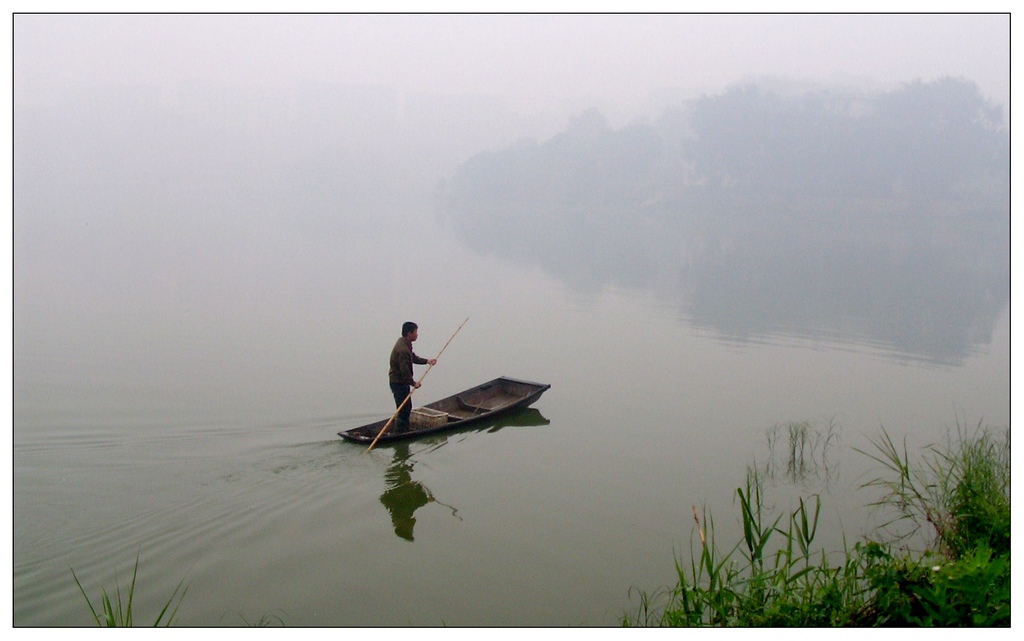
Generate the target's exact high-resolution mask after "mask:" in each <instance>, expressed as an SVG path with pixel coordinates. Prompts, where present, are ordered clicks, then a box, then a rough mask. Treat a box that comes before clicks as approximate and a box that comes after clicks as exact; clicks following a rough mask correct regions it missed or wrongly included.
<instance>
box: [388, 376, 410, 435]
mask: <svg viewBox="0 0 1024 641" xmlns="http://www.w3.org/2000/svg"><path fill="white" fill-rule="evenodd" d="M411 389H412V386H411V385H404V384H402V383H391V394H392V395H393V396H394V397H395V407H396V408H397V407H398V406H399V405H401V404H402V401H404V400H405V397H407V396H408V395H409V392H410V390H411ZM410 414H412V399H409V402H408V403H406V404H405V406H404V407H402V409H401V410H400V411H399V412H398V416H397V417H396V418H395V426H394V428H393V429H394V431H396V432H404V431H406V430H407V429H409V415H410Z"/></svg>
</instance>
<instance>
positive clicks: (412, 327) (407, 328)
mask: <svg viewBox="0 0 1024 641" xmlns="http://www.w3.org/2000/svg"><path fill="white" fill-rule="evenodd" d="M418 329H419V325H417V324H416V323H414V322H412V321H405V322H404V323H402V336H404V337H405V338H407V339H408V338H410V336H409V335H410V334H413V333H416V330H418ZM412 340H416V339H415V338H413V339H412Z"/></svg>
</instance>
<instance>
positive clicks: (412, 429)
mask: <svg viewBox="0 0 1024 641" xmlns="http://www.w3.org/2000/svg"><path fill="white" fill-rule="evenodd" d="M550 387H551V386H550V385H547V384H543V383H531V382H529V381H520V380H516V379H514V378H508V377H505V376H502V377H500V378H496V379H494V380H493V381H488V382H486V383H484V384H482V385H477V386H476V387H471V388H470V389H468V390H465V391H463V392H459V393H458V394H455V395H452V396H449V397H448V398H442V399H441V400H439V401H434V402H433V403H427V404H426V405H423V406H421V407H414V408H413V411H412V416H411V417H410V420H409V430H408V431H407V432H403V433H402V434H395V433H394V432H393V431H392V430H393V427H394V425H393V424H392V426H391V427H388V431H387V432H385V433H384V434H382V435H381V437H380V438H379V439H378V440H377V443H384V442H386V441H397V440H400V439H408V438H417V437H420V436H423V435H425V434H434V433H436V432H441V431H444V430H451V429H455V428H457V427H463V426H465V425H471V424H473V423H478V422H480V421H484V420H486V419H489V418H495V417H497V416H500V415H502V414H508V413H512V412H516V411H519V410H521V409H523V408H526V407H529V406H530V405H532V404H533V403H535V402H536V401H537V399H539V398H540V396H541V394H543V393H544V392H546V391H547V390H548V389H549V388H550ZM388 420H390V419H389V418H387V419H384V420H380V421H376V422H374V423H370V424H369V425H363V426H362V427H356V428H353V429H351V430H346V431H344V432H338V436H340V437H341V438H343V439H346V440H349V441H355V442H358V443H367V444H369V443H372V442H373V439H375V438H377V434H378V433H379V432H380V430H381V428H382V427H384V425H385V424H386V423H387V422H388Z"/></svg>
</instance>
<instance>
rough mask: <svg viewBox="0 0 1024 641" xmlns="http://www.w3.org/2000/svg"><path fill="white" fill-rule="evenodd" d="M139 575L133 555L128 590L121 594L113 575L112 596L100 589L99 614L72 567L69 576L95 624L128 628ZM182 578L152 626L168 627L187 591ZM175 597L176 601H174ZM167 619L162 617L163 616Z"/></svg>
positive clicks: (133, 616)
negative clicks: (133, 561) (133, 564)
mask: <svg viewBox="0 0 1024 641" xmlns="http://www.w3.org/2000/svg"><path fill="white" fill-rule="evenodd" d="M138 575H139V557H138V556H136V557H135V568H134V569H133V570H132V582H131V585H129V586H128V591H127V593H125V594H124V595H122V594H121V584H120V581H118V580H117V576H116V575H115V576H114V598H113V599H112V598H111V597H110V594H108V593H107V589H106V588H103V589H102V596H101V597H100V607H101V609H102V610H103V613H102V614H100V613H98V612H97V611H96V608H94V607H93V605H92V600H90V599H89V595H88V594H86V592H85V588H83V587H82V582H81V581H79V580H78V575H77V574H75V571H74V569H72V570H71V576H73V577H74V579H75V584H76V585H78V589H79V591H81V593H82V596H83V597H85V602H86V603H87V604H88V605H89V611H90V612H91V613H92V618H93V619H94V620H95V621H96V623H97V624H99V625H100V626H103V627H108V628H130V627H133V626H134V625H135V612H134V600H135V579H136V578H137V577H138ZM183 583H184V579H182V581H181V582H180V583H178V586H177V587H176V588H174V592H173V593H172V594H171V598H170V599H168V600H167V603H166V604H165V605H164V607H163V609H161V610H160V613H159V614H158V615H157V617H156V621H154V623H153V627H158V626H159V625H160V623H161V622H163V624H164V625H165V626H167V627H170V625H171V623H173V621H174V617H175V616H177V614H178V607H179V606H180V605H181V602H182V600H184V598H185V593H186V592H188V588H187V587H186V588H184V589H182V584H183ZM175 599H177V603H175ZM171 605H174V609H173V610H171V611H170V612H169V613H168V610H169V609H170V607H171ZM165 615H166V616H167V619H164V616H165Z"/></svg>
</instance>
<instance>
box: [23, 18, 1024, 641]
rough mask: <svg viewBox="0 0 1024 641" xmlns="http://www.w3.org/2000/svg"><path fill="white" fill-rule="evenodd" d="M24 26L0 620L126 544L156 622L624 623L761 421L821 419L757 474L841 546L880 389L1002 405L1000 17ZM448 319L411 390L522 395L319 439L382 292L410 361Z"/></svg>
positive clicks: (125, 566) (856, 524) (902, 395)
mask: <svg viewBox="0 0 1024 641" xmlns="http://www.w3.org/2000/svg"><path fill="white" fill-rule="evenodd" d="M13 34H14V42H13V51H14V78H13V80H14V83H13V84H14V101H13V105H14V113H13V144H14V172H13V187H14V192H13V204H14V214H13V243H12V247H13V260H12V264H13V279H12V282H13V296H12V299H13V313H12V319H13V379H14V380H13V386H12V387H13V401H14V407H13V413H12V414H13V439H12V441H13V453H12V457H11V461H12V466H13V474H12V476H13V478H14V492H13V498H14V505H13V510H12V513H13V518H14V522H13V532H14V623H15V625H19V626H21V625H24V626H65V625H75V626H77V625H90V624H91V620H90V618H89V615H88V612H87V607H86V606H85V604H84V600H83V599H81V594H80V593H78V591H77V587H76V586H75V584H74V582H73V580H71V576H70V573H69V570H68V568H69V567H73V568H74V569H75V571H76V573H78V574H79V576H82V577H87V578H86V583H87V587H88V589H89V590H90V591H93V590H95V591H96V593H98V590H99V586H100V585H103V586H104V587H107V588H108V589H109V588H110V587H111V586H112V584H113V583H112V582H113V574H114V572H115V570H116V571H117V572H118V575H119V576H122V577H123V576H125V575H126V573H127V572H129V571H130V569H131V564H132V563H133V562H134V560H135V559H134V556H135V555H138V556H139V557H140V574H141V573H142V572H143V571H145V572H146V576H145V578H146V580H147V582H148V584H147V586H146V592H148V594H146V596H145V597H143V598H144V599H152V600H158V599H159V598H160V597H161V596H162V595H164V594H169V593H170V591H171V590H172V589H173V588H174V586H175V585H176V584H177V582H178V581H180V580H181V579H182V577H183V576H186V575H187V581H188V583H189V585H190V586H191V587H190V592H189V596H188V598H187V600H186V601H185V602H184V603H183V605H182V614H181V618H180V620H179V623H180V624H182V625H195V626H206V625H238V624H240V623H241V621H239V620H238V619H237V618H231V617H230V616H229V617H228V618H227V619H225V618H224V615H225V613H227V612H237V613H241V615H242V616H244V617H246V618H248V619H251V620H255V619H259V617H260V616H262V615H265V614H268V613H270V614H273V615H279V616H281V618H282V619H283V620H284V622H285V623H286V624H287V625H289V626H313V625H332V626H339V625H340V626H347V625H441V624H448V625H457V626H460V625H559V626H560V625H615V624H616V623H617V620H618V619H617V617H619V616H620V615H621V614H623V613H624V611H625V610H626V609H627V608H629V607H630V606H631V605H632V604H631V602H630V595H629V590H630V588H631V587H633V586H638V587H642V588H643V589H655V588H657V587H658V586H660V585H665V584H668V583H670V582H671V581H673V577H674V570H673V552H674V551H678V550H682V549H685V548H686V545H687V543H686V542H687V541H688V537H689V533H690V529H691V527H692V524H693V520H692V515H691V513H690V507H691V505H702V504H705V503H706V504H708V505H709V506H715V507H716V509H719V510H720V513H721V514H722V520H723V522H724V521H726V518H725V515H726V513H727V512H728V510H730V509H731V508H732V507H733V506H732V504H731V503H730V500H731V493H732V492H733V491H734V489H735V485H736V484H738V483H740V482H742V479H743V475H744V470H745V467H746V466H747V465H748V464H750V463H751V462H752V460H754V459H757V458H759V457H764V456H771V454H772V453H771V452H768V453H766V452H765V451H764V445H765V443H766V442H770V439H771V438H772V437H770V436H766V435H770V434H773V433H777V432H773V431H772V430H777V429H778V428H779V426H784V425H786V424H789V423H791V422H796V423H799V422H809V423H810V424H811V425H813V426H815V427H816V428H820V429H823V430H834V431H835V433H836V434H837V435H838V434H841V439H837V442H839V441H841V443H842V445H841V447H840V446H838V445H837V449H836V451H834V452H829V453H828V455H827V456H826V457H825V459H827V460H823V461H822V463H823V464H827V467H829V468H830V469H829V470H828V473H827V474H824V475H823V476H822V477H821V478H810V479H804V482H805V484H804V485H803V486H799V485H800V484H798V486H799V487H797V488H790V489H782V488H781V487H780V488H779V489H778V491H779V492H780V493H781V494H782V495H783V496H786V497H788V496H790V494H789V493H791V492H800V491H804V490H806V491H811V492H822V493H825V494H829V495H830V498H826V499H825V500H824V503H825V504H826V509H827V510H828V511H829V518H830V521H829V524H828V526H827V529H828V530H829V532H828V533H827V535H826V537H825V538H826V539H827V540H828V541H830V542H832V543H835V544H837V545H838V544H839V543H840V542H841V541H842V536H843V534H845V535H846V536H848V537H850V538H851V539H854V538H856V537H857V536H859V535H860V534H862V533H863V532H865V531H867V530H868V529H869V528H870V524H871V523H872V520H871V519H872V518H873V515H870V514H868V513H867V512H863V513H862V512H861V511H860V510H861V509H862V507H863V506H864V505H865V503H866V500H865V497H864V496H862V495H859V494H857V492H856V487H857V486H858V478H859V477H858V475H860V474H861V473H863V471H864V468H865V467H866V464H865V462H864V461H863V460H862V459H859V458H857V456H856V455H855V454H852V453H851V448H852V447H863V446H864V443H865V442H866V439H868V438H870V437H871V436H872V435H873V434H875V433H877V430H878V429H879V427H880V426H884V427H885V428H886V429H888V430H891V431H892V432H893V433H894V434H896V435H897V436H899V437H901V438H902V437H903V436H906V437H907V438H908V439H910V442H911V444H912V445H921V446H923V445H926V444H928V443H930V442H935V441H937V440H941V439H942V438H944V437H945V435H946V434H947V432H948V431H949V430H950V429H954V430H955V429H956V426H957V425H959V424H969V425H972V426H973V425H977V424H979V423H982V424H986V425H994V426H1006V425H1008V424H1009V415H1010V400H1009V399H1010V381H1009V379H1010V353H1009V333H1010V330H1009V327H1010V322H1009V321H1010V234H1009V228H1010V206H1009V198H1010V172H1009V167H1010V145H1009V124H1008V122H1009V112H1008V104H1009V16H1008V15H1005V14H1004V15H999V14H992V15H900V16H895V15H827V16H826V15H685V14H682V15H557V16H555V15H493V16H484V15H396V16H386V15H289V14H279V15H273V14H270V15H230V14H229V15H133V16H125V15H103V14H95V15H56V14H55V15H43V14H40V15H29V14H18V15H16V16H15V17H14V28H13ZM466 317H469V319H470V320H469V322H468V323H467V324H466V326H465V329H463V330H462V331H461V332H460V334H459V335H458V337H457V338H456V339H455V340H454V341H453V342H452V343H451V345H450V347H449V348H448V349H447V350H446V351H445V353H444V358H442V359H441V361H440V362H439V363H438V365H437V367H436V368H434V369H433V370H432V371H431V373H430V377H429V378H427V379H426V380H425V381H424V387H423V389H422V391H419V392H417V394H416V397H415V398H416V400H415V404H417V405H418V404H422V403H425V402H428V401H432V400H436V399H438V398H441V397H443V396H446V395H449V394H453V393H455V392H458V391H460V390H462V389H466V388H469V387H471V386H474V385H477V384H479V383H481V382H484V381H486V380H489V379H491V378H494V377H496V376H499V375H509V376H514V377H517V378H522V379H527V380H536V381H539V382H543V383H550V384H551V385H552V388H551V390H549V391H548V392H547V393H546V394H545V396H544V397H543V398H542V399H541V400H540V401H539V402H538V403H537V404H536V406H535V407H534V408H532V409H531V410H529V411H528V412H525V413H523V414H520V415H515V416H510V417H507V418H505V419H503V420H501V421H499V422H495V423H492V424H487V425H484V426H482V427H480V428H479V429H477V430H468V431H462V432H459V433H456V434H454V435H452V436H450V437H438V438H435V439H431V440H426V441H414V442H412V443H411V444H408V445H405V446H398V447H394V446H391V447H388V448H382V449H381V451H375V452H373V453H371V454H369V455H364V454H363V453H362V448H359V447H354V446H353V445H352V444H350V443H346V442H343V441H342V440H341V439H339V438H338V437H337V432H338V431H339V430H342V429H349V428H352V427H357V426H359V425H362V424H364V423H369V422H371V421H372V420H379V419H380V418H386V417H387V416H389V415H390V413H391V412H393V411H394V403H393V400H392V399H391V397H390V393H389V391H388V388H387V387H386V380H385V375H386V372H385V368H386V364H385V359H386V357H387V355H388V354H387V352H388V351H389V350H390V348H391V346H392V345H393V344H394V341H395V339H396V338H397V337H398V333H399V328H400V327H401V324H402V322H403V321H406V320H414V321H416V322H418V323H419V324H420V328H421V329H420V340H419V342H417V343H416V346H415V347H416V350H417V352H418V353H419V354H420V355H421V356H424V357H432V356H434V355H435V354H436V353H437V352H438V351H439V350H440V349H441V347H442V346H443V345H444V344H445V341H446V340H447V339H448V337H449V336H450V335H451V332H453V331H454V330H455V328H456V327H458V326H459V323H461V322H462V321H463V319H465V318H466ZM422 372H423V368H421V367H417V375H419V374H421V373H422ZM818 454H819V455H820V454H821V452H819V453H818ZM826 477H827V478H826ZM780 485H781V483H780ZM780 502H783V501H780ZM730 516H731V515H730ZM729 527H730V526H729V525H728V524H725V523H723V526H722V528H723V533H724V532H727V531H728V529H729ZM723 536H724V534H723ZM354 594H359V595H360V598H359V599H353V598H351V597H352V595H354ZM396 602H397V603H398V605H396ZM374 603H390V605H389V606H387V607H386V606H379V607H378V606H375V605H371V604H374ZM146 605H152V604H151V603H147V602H146V601H144V602H143V607H145V606H146ZM83 610H84V612H83ZM281 612H284V613H286V614H280V613H281Z"/></svg>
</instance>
